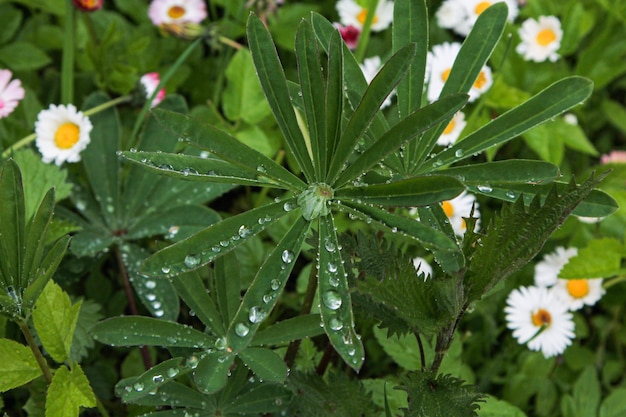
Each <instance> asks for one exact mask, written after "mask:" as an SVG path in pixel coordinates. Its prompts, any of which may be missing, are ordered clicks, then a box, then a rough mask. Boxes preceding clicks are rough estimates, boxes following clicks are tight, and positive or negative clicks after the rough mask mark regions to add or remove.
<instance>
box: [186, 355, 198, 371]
mask: <svg viewBox="0 0 626 417" xmlns="http://www.w3.org/2000/svg"><path fill="white" fill-rule="evenodd" d="M199 361H200V360H199V359H198V357H197V356H196V355H191V356H190V357H189V359H187V366H188V367H190V368H191V369H196V366H198V362H199Z"/></svg>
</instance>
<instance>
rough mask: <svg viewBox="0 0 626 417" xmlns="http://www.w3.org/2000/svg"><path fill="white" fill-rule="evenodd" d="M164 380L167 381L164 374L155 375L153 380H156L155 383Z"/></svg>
mask: <svg viewBox="0 0 626 417" xmlns="http://www.w3.org/2000/svg"><path fill="white" fill-rule="evenodd" d="M163 381H165V378H163V375H155V376H153V377H152V382H154V383H155V384H160V383H161V382H163Z"/></svg>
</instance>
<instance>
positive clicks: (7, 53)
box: [0, 41, 51, 71]
mask: <svg viewBox="0 0 626 417" xmlns="http://www.w3.org/2000/svg"><path fill="white" fill-rule="evenodd" d="M50 61H51V60H50V57H49V56H48V55H46V53H45V52H44V51H42V50H41V49H39V48H38V47H37V46H35V45H33V44H32V43H30V42H23V41H16V42H11V43H9V44H7V45H4V46H2V47H1V48H0V62H1V63H2V64H4V65H3V66H4V67H6V68H9V69H10V70H12V71H34V70H38V69H40V68H42V67H44V66H46V65H48V64H49V63H50Z"/></svg>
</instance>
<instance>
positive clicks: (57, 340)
mask: <svg viewBox="0 0 626 417" xmlns="http://www.w3.org/2000/svg"><path fill="white" fill-rule="evenodd" d="M81 303H82V302H81V301H79V302H78V303H76V304H74V305H72V301H71V300H70V297H69V295H67V293H65V292H64V291H63V290H62V289H61V287H59V286H58V285H57V284H55V283H54V281H49V282H48V284H47V285H46V287H45V288H44V290H43V292H42V293H41V295H40V296H39V298H38V299H37V302H36V303H35V309H34V310H33V323H34V324H35V329H37V334H38V336H39V339H40V340H41V343H42V344H43V346H44V347H45V348H46V351H47V352H48V353H49V354H50V356H52V358H53V359H54V360H55V361H57V362H59V363H63V362H64V361H65V360H66V359H67V358H68V357H69V355H70V349H71V346H72V339H73V338H74V329H75V328H76V323H77V321H78V313H79V312H80V306H81Z"/></svg>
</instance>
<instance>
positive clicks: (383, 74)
mask: <svg viewBox="0 0 626 417" xmlns="http://www.w3.org/2000/svg"><path fill="white" fill-rule="evenodd" d="M415 49H416V47H415V45H414V44H411V45H407V46H405V47H404V48H402V49H400V50H399V51H398V52H396V53H395V54H394V55H393V56H392V57H391V58H389V60H388V61H387V62H386V63H385V65H384V66H383V67H382V68H381V69H380V71H379V72H378V74H376V77H374V79H373V80H372V82H371V83H370V84H369V87H368V88H367V90H365V94H363V97H362V98H361V100H360V102H359V104H358V106H357V108H356V110H355V111H354V113H353V114H352V116H351V117H350V120H349V121H348V124H347V125H346V127H345V129H344V131H343V133H342V134H341V138H340V139H339V143H338V144H337V147H336V149H335V153H334V155H333V157H332V161H331V163H330V166H329V168H328V173H327V176H326V181H327V182H329V183H334V182H335V180H336V179H337V176H338V175H339V173H340V171H341V169H342V167H343V164H344V163H345V162H346V161H347V160H348V158H349V157H350V155H351V154H352V153H353V152H354V147H355V146H356V144H357V143H358V141H359V139H360V138H361V137H362V136H363V134H364V132H365V130H366V129H367V127H368V126H369V125H370V123H371V121H372V119H373V118H374V116H375V115H376V114H377V113H378V112H379V111H380V106H381V105H382V104H383V102H384V101H385V98H386V97H387V96H388V95H389V94H390V93H391V91H392V90H393V89H394V88H395V87H396V86H397V85H398V83H399V82H400V80H401V79H402V78H403V77H404V75H405V74H406V72H407V70H408V69H409V67H410V65H411V60H412V59H413V57H414V56H415Z"/></svg>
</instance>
